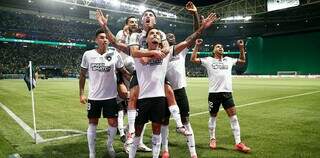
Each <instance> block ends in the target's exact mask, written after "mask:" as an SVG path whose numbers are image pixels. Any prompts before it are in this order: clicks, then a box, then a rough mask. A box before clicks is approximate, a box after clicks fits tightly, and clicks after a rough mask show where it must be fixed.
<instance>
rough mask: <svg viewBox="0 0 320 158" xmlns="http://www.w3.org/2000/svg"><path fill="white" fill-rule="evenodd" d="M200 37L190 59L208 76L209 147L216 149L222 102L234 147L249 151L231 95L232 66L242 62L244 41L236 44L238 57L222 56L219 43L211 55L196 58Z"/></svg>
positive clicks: (200, 42)
mask: <svg viewBox="0 0 320 158" xmlns="http://www.w3.org/2000/svg"><path fill="white" fill-rule="evenodd" d="M201 44H202V39H197V40H196V46H195V48H194V50H193V52H192V55H191V61H192V62H193V63H196V64H201V65H202V66H204V67H205V68H206V69H207V73H208V77H209V97H208V104H209V112H210V118H209V122H208V127H209V135H210V142H209V147H210V148H211V149H212V150H214V149H216V136H215V131H216V117H217V114H218V112H219V107H220V105H221V104H222V106H223V108H224V109H225V111H226V112H227V114H228V116H229V119H230V125H231V129H232V132H233V135H234V140H235V149H236V150H238V151H241V152H244V153H248V152H250V150H251V149H250V148H249V147H247V146H246V145H245V144H244V143H242V142H241V139H240V125H239V121H238V117H237V115H236V108H235V104H234V101H233V97H232V78H231V76H232V74H231V71H232V66H234V65H235V64H244V63H245V62H246V60H245V52H244V43H243V41H242V40H238V41H237V44H238V46H239V49H240V55H239V59H235V58H230V57H224V56H223V52H224V50H223V46H222V45H221V44H215V45H214V47H213V54H212V55H213V56H210V57H206V58H198V55H197V52H198V51H199V48H200V45H201Z"/></svg>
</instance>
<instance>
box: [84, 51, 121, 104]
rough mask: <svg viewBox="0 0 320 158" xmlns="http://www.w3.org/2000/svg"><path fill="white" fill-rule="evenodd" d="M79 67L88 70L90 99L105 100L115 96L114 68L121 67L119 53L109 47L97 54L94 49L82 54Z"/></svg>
mask: <svg viewBox="0 0 320 158" xmlns="http://www.w3.org/2000/svg"><path fill="white" fill-rule="evenodd" d="M81 67H82V68H85V69H87V70H88V74H89V96H88V99H90V100H105V99H111V98H116V97H117V94H118V92H117V80H116V68H122V67H123V61H122V59H121V56H120V55H119V53H117V52H116V51H115V50H112V49H109V50H108V51H107V53H104V54H102V55H101V54H99V53H98V52H97V51H96V50H95V49H93V50H89V51H86V52H85V53H84V54H83V57H82V62H81Z"/></svg>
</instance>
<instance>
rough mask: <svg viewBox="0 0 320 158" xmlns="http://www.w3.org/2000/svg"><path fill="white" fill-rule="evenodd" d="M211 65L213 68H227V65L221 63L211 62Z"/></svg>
mask: <svg viewBox="0 0 320 158" xmlns="http://www.w3.org/2000/svg"><path fill="white" fill-rule="evenodd" d="M211 66H212V68H213V69H215V70H216V69H219V70H228V65H224V64H223V63H213V64H212V65H211Z"/></svg>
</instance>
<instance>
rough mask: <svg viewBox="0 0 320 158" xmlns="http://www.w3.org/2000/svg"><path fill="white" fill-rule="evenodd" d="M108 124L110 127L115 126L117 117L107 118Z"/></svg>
mask: <svg viewBox="0 0 320 158" xmlns="http://www.w3.org/2000/svg"><path fill="white" fill-rule="evenodd" d="M108 124H109V126H111V127H117V126H118V119H117V118H108Z"/></svg>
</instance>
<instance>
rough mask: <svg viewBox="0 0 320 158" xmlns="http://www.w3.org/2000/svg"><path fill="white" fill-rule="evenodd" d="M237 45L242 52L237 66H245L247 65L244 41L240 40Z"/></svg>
mask: <svg viewBox="0 0 320 158" xmlns="http://www.w3.org/2000/svg"><path fill="white" fill-rule="evenodd" d="M237 44H238V47H239V50H240V54H239V59H238V61H237V64H245V63H246V54H245V51H244V42H243V40H238V41H237Z"/></svg>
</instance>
